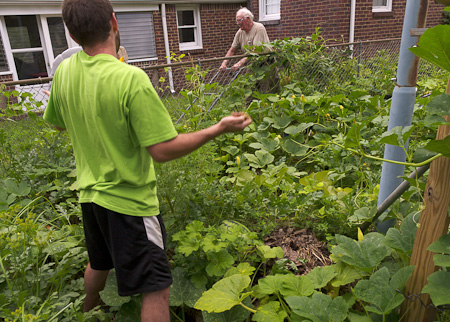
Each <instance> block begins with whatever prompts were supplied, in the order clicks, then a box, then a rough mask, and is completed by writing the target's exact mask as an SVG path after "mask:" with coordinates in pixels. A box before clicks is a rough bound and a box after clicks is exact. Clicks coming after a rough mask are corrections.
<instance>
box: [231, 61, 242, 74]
mask: <svg viewBox="0 0 450 322" xmlns="http://www.w3.org/2000/svg"><path fill="white" fill-rule="evenodd" d="M239 68H241V65H240V64H239V63H236V64H234V65H233V67H231V70H232V71H233V72H235V71H237V70H238V69H239Z"/></svg>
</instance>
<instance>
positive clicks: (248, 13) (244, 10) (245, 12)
mask: <svg viewBox="0 0 450 322" xmlns="http://www.w3.org/2000/svg"><path fill="white" fill-rule="evenodd" d="M238 14H242V15H243V16H244V17H245V18H250V20H251V21H253V18H254V17H255V16H253V13H252V12H251V11H250V10H248V9H247V8H245V7H243V8H241V9H239V10H238V11H237V12H236V16H237V15H238Z"/></svg>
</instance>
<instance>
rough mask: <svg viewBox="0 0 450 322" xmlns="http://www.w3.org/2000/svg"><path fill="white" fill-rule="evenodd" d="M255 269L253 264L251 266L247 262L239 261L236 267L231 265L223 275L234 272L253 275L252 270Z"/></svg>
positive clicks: (229, 274) (226, 275)
mask: <svg viewBox="0 0 450 322" xmlns="http://www.w3.org/2000/svg"><path fill="white" fill-rule="evenodd" d="M255 270H256V268H254V267H253V266H251V265H250V264H249V263H247V262H245V263H240V264H239V265H238V266H236V267H231V268H230V269H229V270H228V271H227V272H226V273H225V277H228V276H231V275H234V274H241V275H247V276H250V275H253V272H254V271H255Z"/></svg>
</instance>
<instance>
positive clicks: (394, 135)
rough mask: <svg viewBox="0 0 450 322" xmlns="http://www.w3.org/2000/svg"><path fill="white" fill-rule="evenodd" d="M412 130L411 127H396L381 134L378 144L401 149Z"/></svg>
mask: <svg viewBox="0 0 450 322" xmlns="http://www.w3.org/2000/svg"><path fill="white" fill-rule="evenodd" d="M413 130H414V127H413V126H405V127H401V126H396V127H394V128H393V129H391V130H389V131H387V132H384V133H383V134H381V139H380V143H385V144H390V145H395V146H399V147H403V146H405V144H406V142H407V140H408V139H409V136H410V135H411V133H412V131H413Z"/></svg>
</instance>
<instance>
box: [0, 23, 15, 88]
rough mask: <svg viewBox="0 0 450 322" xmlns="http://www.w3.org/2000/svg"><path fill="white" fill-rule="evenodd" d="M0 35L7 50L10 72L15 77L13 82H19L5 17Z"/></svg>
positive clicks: (0, 25)
mask: <svg viewBox="0 0 450 322" xmlns="http://www.w3.org/2000/svg"><path fill="white" fill-rule="evenodd" d="M0 33H1V34H2V40H3V49H4V50H5V55H6V61H7V62H8V67H9V71H10V73H11V74H12V76H13V80H18V76H17V71H16V64H15V63H14V57H13V54H12V52H11V43H10V42H9V37H8V33H7V32H6V23H5V17H3V16H0ZM11 74H10V75H11Z"/></svg>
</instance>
